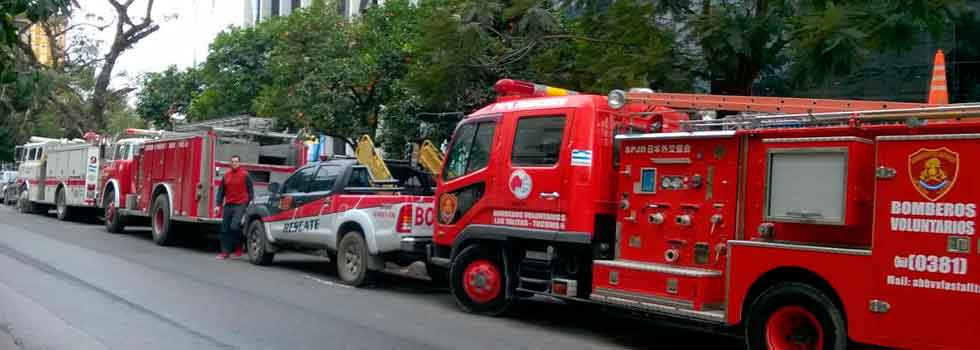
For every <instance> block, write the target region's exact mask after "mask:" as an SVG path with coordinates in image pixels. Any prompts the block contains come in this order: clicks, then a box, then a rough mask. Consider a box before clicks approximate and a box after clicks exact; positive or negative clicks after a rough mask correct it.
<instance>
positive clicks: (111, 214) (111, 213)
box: [105, 192, 116, 224]
mask: <svg viewBox="0 0 980 350" xmlns="http://www.w3.org/2000/svg"><path fill="white" fill-rule="evenodd" d="M112 194H113V193H112V192H109V195H112ZM107 201H108V203H106V205H105V221H106V223H110V224H111V223H112V221H113V219H115V218H116V201H115V199H113V198H112V197H109V198H108V199H107Z"/></svg>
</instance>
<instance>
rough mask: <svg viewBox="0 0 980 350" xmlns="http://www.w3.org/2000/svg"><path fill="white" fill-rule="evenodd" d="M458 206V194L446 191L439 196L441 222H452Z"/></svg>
mask: <svg viewBox="0 0 980 350" xmlns="http://www.w3.org/2000/svg"><path fill="white" fill-rule="evenodd" d="M458 207H459V205H458V201H457V200H456V195H454V194H452V193H446V194H443V195H442V196H441V197H439V222H442V223H444V224H450V223H452V222H453V218H455V217H456V208H458Z"/></svg>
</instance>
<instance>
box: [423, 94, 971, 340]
mask: <svg viewBox="0 0 980 350" xmlns="http://www.w3.org/2000/svg"><path fill="white" fill-rule="evenodd" d="M506 84H513V83H505V86H506ZM499 85H500V84H498V91H500V88H499ZM528 90H530V89H528ZM536 90H545V89H536ZM532 91H534V90H532ZM545 91H547V90H545ZM505 92H506V89H505ZM549 94H550V95H552V96H547V97H546V96H541V95H538V94H536V93H527V94H526V95H524V96H522V97H520V98H516V99H508V98H507V94H506V93H505V94H502V95H504V98H502V100H501V101H498V102H497V103H495V104H492V105H490V106H488V107H486V108H484V109H481V110H480V111H477V112H475V113H473V114H472V115H471V116H469V117H468V118H466V119H464V120H463V121H462V122H461V123H460V124H459V126H458V127H457V130H456V132H455V134H454V137H453V141H452V143H451V146H450V150H449V154H448V156H447V161H446V163H445V166H444V168H443V174H442V176H441V177H440V179H439V184H438V188H437V191H436V196H437V197H436V198H437V212H438V220H437V224H436V227H435V234H434V243H435V245H434V247H433V249H432V250H431V251H430V255H431V260H432V261H433V262H436V263H439V264H443V265H444V266H447V267H449V268H450V287H451V290H452V292H453V295H454V296H455V297H456V300H457V303H458V304H459V305H460V306H461V307H462V308H463V309H464V310H466V311H470V312H476V313H482V314H490V315H496V314H499V313H502V312H504V311H505V310H506V308H507V306H508V305H509V304H510V302H511V301H512V300H514V299H516V298H519V297H523V296H530V295H535V294H538V295H547V296H552V297H558V298H564V299H569V300H577V301H587V302H593V303H599V304H603V305H607V306H613V307H619V308H623V309H629V310H633V311H639V312H644V313H650V314H659V315H666V316H669V317H673V318H676V319H678V320H686V321H694V322H699V323H704V324H708V325H713V326H718V327H721V328H727V329H738V330H743V331H744V333H745V335H746V340H747V343H748V346H749V348H751V349H845V348H847V346H848V345H849V344H853V343H859V344H872V345H875V346H885V347H894V348H916V349H918V348H948V349H974V348H977V347H978V345H980V343H978V341H977V340H976V339H975V338H973V337H969V336H956V334H971V333H972V332H975V331H977V330H980V318H977V317H976V316H975V315H973V314H972V312H971V310H978V309H980V295H978V294H980V272H978V271H976V270H975V269H971V268H969V266H970V265H975V264H976V263H978V262H980V257H978V254H980V246H977V242H974V236H975V227H976V221H977V218H976V205H977V204H976V198H978V197H980V187H978V185H977V182H976V181H972V180H970V178H969V174H970V173H971V170H972V169H973V168H972V166H971V165H969V163H968V161H967V160H968V159H977V157H978V156H980V122H977V121H976V120H975V119H971V118H974V117H978V116H980V106H977V105H951V106H927V105H917V104H907V103H892V102H873V101H871V102H869V101H834V100H804V99H800V100H794V99H783V98H745V100H741V99H740V98H736V97H724V99H721V98H720V97H719V100H717V101H715V102H714V105H715V106H716V108H717V109H723V110H727V111H745V110H753V109H757V110H760V111H763V112H768V113H773V114H767V115H749V114H736V115H733V116H730V117H728V118H724V119H718V120H687V119H688V117H687V116H686V114H681V113H678V112H676V110H674V109H671V108H668V107H672V108H691V107H693V106H695V105H697V106H709V105H712V103H713V102H711V101H705V100H704V99H705V98H706V97H704V96H698V95H686V96H683V95H681V94H672V95H671V96H667V94H657V93H652V92H642V91H639V92H631V93H623V92H615V93H614V94H611V95H610V96H609V97H608V98H607V97H602V96H595V95H570V94H567V93H565V94H564V95H562V94H559V96H554V94H551V93H549ZM679 97H684V98H690V99H689V100H686V102H683V101H678V98H679ZM708 97H710V96H708ZM718 107H721V108H718ZM777 113H778V114H777ZM787 113H788V114H787ZM797 113H798V114H797ZM691 119H697V118H691ZM636 120H644V121H643V122H637V121H636ZM934 316H939V317H938V318H937V317H934ZM924 320H928V321H926V322H923V321H924Z"/></svg>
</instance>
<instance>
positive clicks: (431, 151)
mask: <svg viewBox="0 0 980 350" xmlns="http://www.w3.org/2000/svg"><path fill="white" fill-rule="evenodd" d="M444 159H445V158H444V155H443V154H442V151H440V150H439V147H436V145H434V144H432V141H429V140H425V141H422V147H420V148H419V154H418V164H419V165H420V166H422V168H423V169H425V170H426V171H428V172H429V173H430V174H432V176H433V177H434V178H435V177H438V176H439V172H440V171H441V170H442V162H443V161H444Z"/></svg>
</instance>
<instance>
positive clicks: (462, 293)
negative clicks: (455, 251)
mask: <svg viewBox="0 0 980 350" xmlns="http://www.w3.org/2000/svg"><path fill="white" fill-rule="evenodd" d="M507 284H508V283H507V274H506V273H505V270H504V264H503V258H502V256H501V252H500V251H498V250H496V249H491V248H486V247H483V246H481V245H476V244H474V245H471V246H469V247H466V248H465V249H463V251H462V252H460V253H459V255H457V256H456V258H455V259H453V263H452V265H451V266H450V269H449V289H450V290H451V291H452V293H453V296H454V297H456V303H457V304H458V305H459V306H460V307H461V308H462V309H463V310H464V311H466V312H471V313H476V314H481V315H487V316H497V315H500V314H503V313H504V312H506V311H507V308H508V307H509V306H510V303H511V301H510V300H509V299H507V293H506V292H505V289H506V288H507Z"/></svg>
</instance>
